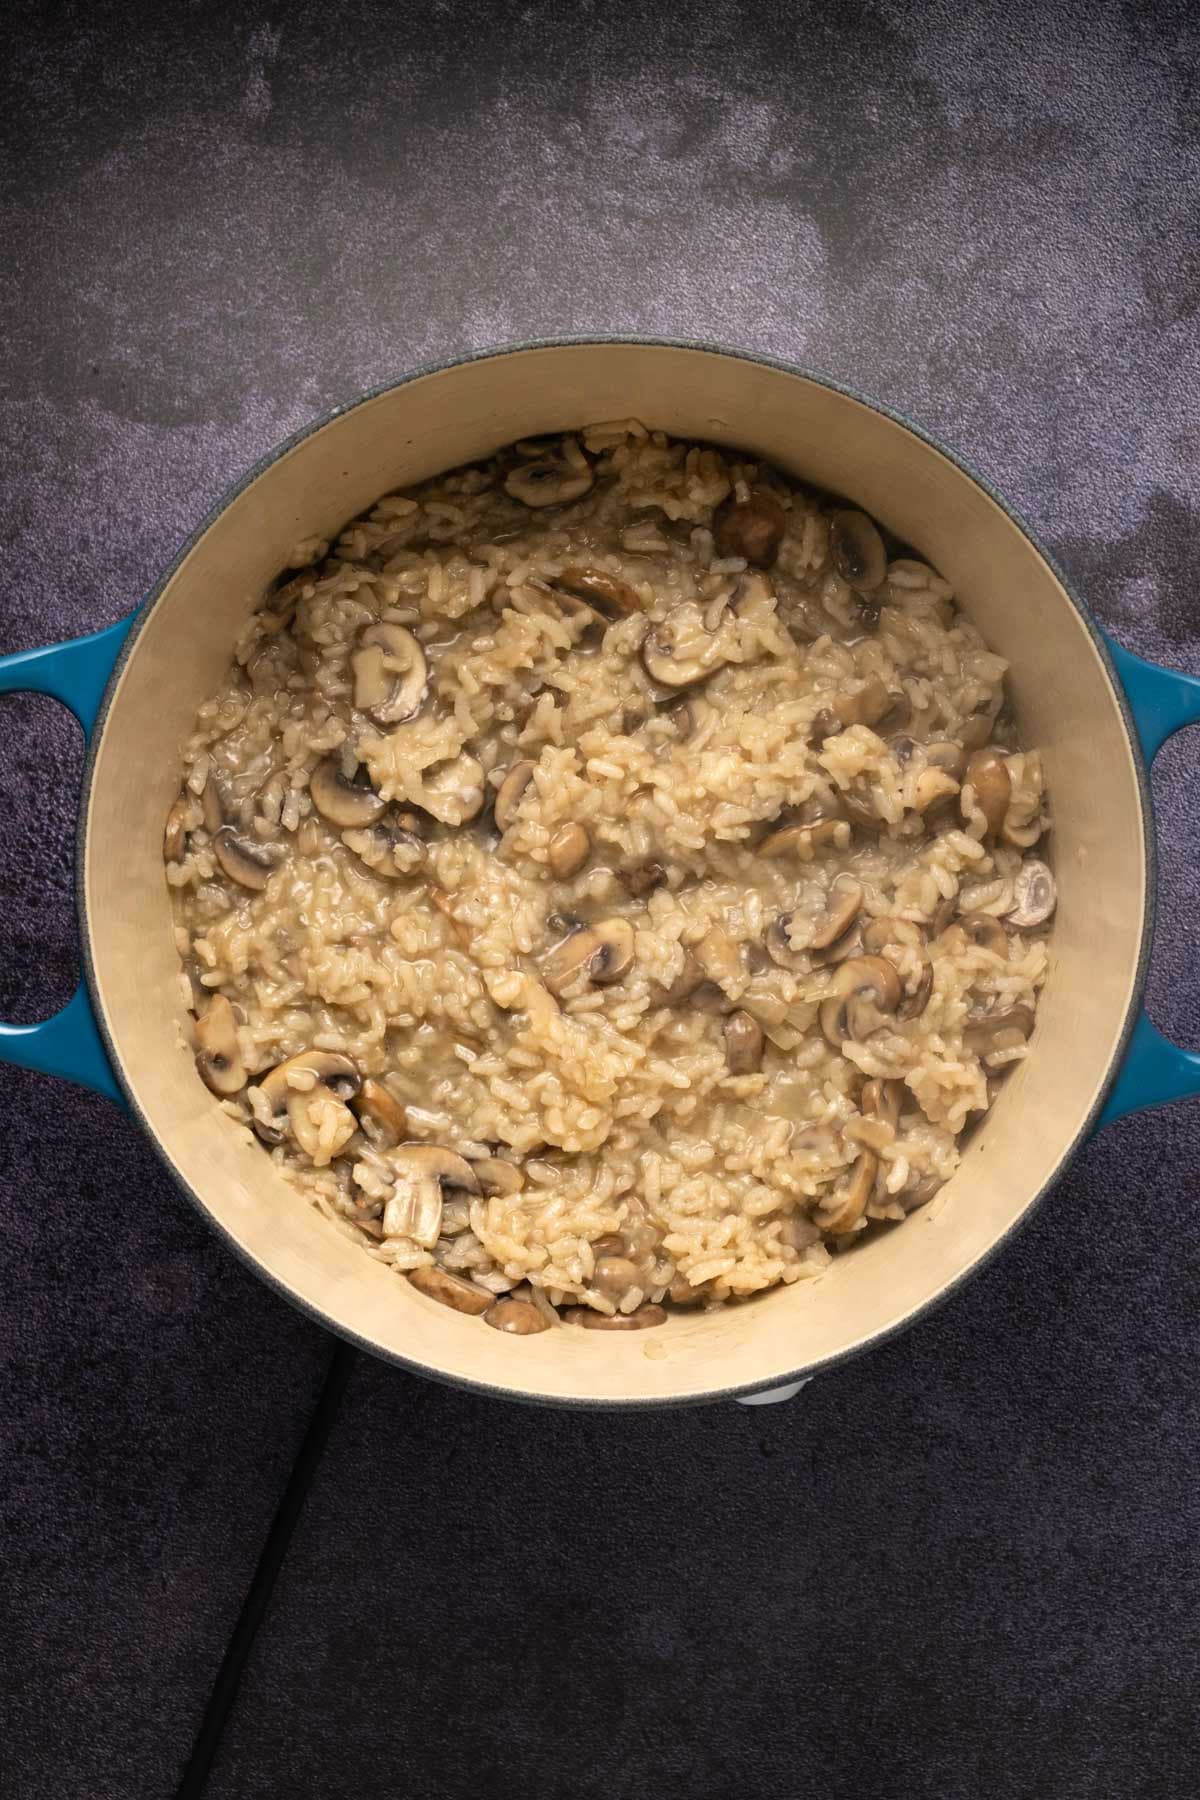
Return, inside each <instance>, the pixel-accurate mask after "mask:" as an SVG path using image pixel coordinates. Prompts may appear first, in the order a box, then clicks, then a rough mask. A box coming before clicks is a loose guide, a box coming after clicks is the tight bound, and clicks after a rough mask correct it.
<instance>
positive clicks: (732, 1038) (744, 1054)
mask: <svg viewBox="0 0 1200 1800" xmlns="http://www.w3.org/2000/svg"><path fill="white" fill-rule="evenodd" d="M763 1048H764V1039H763V1028H762V1026H761V1025H760V1024H759V1022H758V1020H757V1019H755V1018H752V1017H751V1015H750V1014H749V1013H748V1012H740V1011H739V1012H735V1013H731V1014H730V1015H729V1017H728V1018H727V1019H726V1021H725V1061H726V1063H727V1064H728V1066H729V1073H730V1074H731V1075H753V1074H754V1073H755V1072H756V1071H757V1070H758V1069H761V1067H762V1059H763Z"/></svg>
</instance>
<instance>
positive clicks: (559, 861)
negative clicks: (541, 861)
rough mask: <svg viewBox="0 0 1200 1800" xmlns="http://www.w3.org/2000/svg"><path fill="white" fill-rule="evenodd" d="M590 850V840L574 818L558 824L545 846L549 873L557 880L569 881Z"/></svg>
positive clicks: (577, 871)
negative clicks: (563, 823) (564, 823)
mask: <svg viewBox="0 0 1200 1800" xmlns="http://www.w3.org/2000/svg"><path fill="white" fill-rule="evenodd" d="M591 851H592V840H591V838H590V837H589V836H588V834H587V831H586V829H585V828H584V826H582V825H579V824H576V823H575V821H574V820H571V821H570V822H569V823H568V824H566V825H560V826H559V828H558V830H557V831H556V832H555V833H554V836H553V837H552V838H551V839H550V842H549V843H548V844H547V846H546V861H547V862H548V863H549V865H550V872H551V874H552V875H554V876H555V877H556V878H557V880H559V881H569V880H570V878H571V876H572V875H578V873H579V871H580V869H582V867H583V865H584V863H585V862H586V861H587V859H588V857H589V856H590V855H591Z"/></svg>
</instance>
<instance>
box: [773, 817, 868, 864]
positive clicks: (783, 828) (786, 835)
mask: <svg viewBox="0 0 1200 1800" xmlns="http://www.w3.org/2000/svg"><path fill="white" fill-rule="evenodd" d="M849 839H850V828H849V826H848V825H847V823H846V821H845V820H844V819H815V820H814V821H813V822H812V824H811V825H806V824H804V823H802V822H801V821H799V820H797V821H796V822H795V823H793V824H789V825H777V826H776V828H775V830H774V831H769V832H768V833H767V835H766V837H765V838H764V839H763V840H762V842H761V844H759V846H758V853H759V855H760V856H769V857H776V856H798V857H799V858H800V859H801V861H804V862H807V861H809V860H810V859H811V857H812V856H813V853H814V852H815V851H817V850H825V849H829V848H830V847H831V846H833V845H836V844H839V843H842V842H843V840H844V841H845V842H847V843H848V842H849Z"/></svg>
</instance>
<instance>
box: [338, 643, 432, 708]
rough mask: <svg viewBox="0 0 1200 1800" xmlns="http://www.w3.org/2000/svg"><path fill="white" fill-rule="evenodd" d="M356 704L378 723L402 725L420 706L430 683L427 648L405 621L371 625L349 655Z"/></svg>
mask: <svg viewBox="0 0 1200 1800" xmlns="http://www.w3.org/2000/svg"><path fill="white" fill-rule="evenodd" d="M350 663H351V667H352V668H353V670H354V704H355V706H356V707H357V708H358V710H359V711H360V712H365V713H368V714H369V715H370V717H371V718H372V719H374V721H375V723H376V724H377V725H399V724H402V723H403V721H404V720H405V719H413V718H415V717H416V715H417V714H418V713H419V712H420V710H421V702H422V701H423V700H424V698H425V690H426V688H427V686H428V683H429V666H428V664H427V662H426V660H425V652H424V650H422V648H421V646H420V644H419V643H418V642H417V640H416V638H415V637H414V636H413V634H412V632H411V631H406V630H405V628H404V626H403V625H368V626H366V627H365V629H364V630H362V631H360V632H359V634H358V649H357V650H356V651H355V652H354V655H353V656H352V657H351V658H350Z"/></svg>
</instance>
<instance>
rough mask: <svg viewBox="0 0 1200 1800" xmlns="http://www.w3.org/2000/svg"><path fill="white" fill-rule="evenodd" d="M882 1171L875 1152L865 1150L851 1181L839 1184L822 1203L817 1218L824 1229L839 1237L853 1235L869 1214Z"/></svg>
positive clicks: (852, 1172) (851, 1175)
mask: <svg viewBox="0 0 1200 1800" xmlns="http://www.w3.org/2000/svg"><path fill="white" fill-rule="evenodd" d="M878 1170H879V1158H878V1157H877V1156H876V1155H875V1152H874V1151H873V1150H863V1151H862V1152H861V1153H860V1155H859V1158H858V1161H857V1162H856V1163H855V1165H854V1168H853V1170H852V1171H851V1174H850V1176H849V1179H848V1180H846V1181H844V1182H839V1184H838V1186H837V1187H835V1188H834V1190H833V1192H832V1193H831V1194H830V1195H829V1196H828V1198H826V1199H824V1200H822V1202H821V1204H820V1206H819V1207H818V1209H817V1217H818V1219H819V1221H820V1223H821V1225H822V1226H823V1228H824V1229H825V1230H826V1231H827V1232H829V1233H830V1234H831V1236H835V1237H836V1236H838V1235H839V1234H840V1233H841V1232H843V1231H852V1230H853V1229H854V1227H855V1226H856V1225H857V1224H858V1222H859V1220H860V1219H861V1218H862V1216H863V1214H864V1213H865V1212H866V1210H867V1202H868V1201H869V1200H870V1198H871V1193H872V1190H873V1189H874V1186H875V1176H876V1174H877V1173H878Z"/></svg>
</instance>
